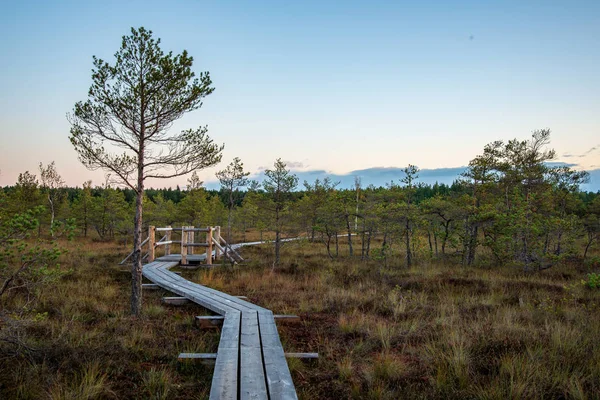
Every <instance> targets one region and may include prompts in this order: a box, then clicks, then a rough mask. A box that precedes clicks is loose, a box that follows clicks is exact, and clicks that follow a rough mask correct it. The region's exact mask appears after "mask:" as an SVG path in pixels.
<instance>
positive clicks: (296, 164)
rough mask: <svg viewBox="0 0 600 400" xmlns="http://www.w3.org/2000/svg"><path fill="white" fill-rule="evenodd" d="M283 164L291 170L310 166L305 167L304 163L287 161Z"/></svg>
mask: <svg viewBox="0 0 600 400" xmlns="http://www.w3.org/2000/svg"><path fill="white" fill-rule="evenodd" d="M283 162H284V163H285V165H286V166H287V167H288V168H289V169H300V168H305V167H308V165H304V163H303V162H302V161H286V160H283Z"/></svg>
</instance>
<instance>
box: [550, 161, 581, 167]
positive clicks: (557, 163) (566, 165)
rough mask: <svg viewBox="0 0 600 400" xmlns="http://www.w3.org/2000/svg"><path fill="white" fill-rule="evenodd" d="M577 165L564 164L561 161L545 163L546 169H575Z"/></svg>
mask: <svg viewBox="0 0 600 400" xmlns="http://www.w3.org/2000/svg"><path fill="white" fill-rule="evenodd" d="M577 165H578V164H573V163H566V162H562V161H552V162H547V163H546V166H547V167H550V168H552V167H576V166H577Z"/></svg>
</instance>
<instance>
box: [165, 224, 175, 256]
mask: <svg viewBox="0 0 600 400" xmlns="http://www.w3.org/2000/svg"><path fill="white" fill-rule="evenodd" d="M170 228H171V227H170V226H167V229H168V231H166V233H165V239H166V240H165V254H166V255H169V254H171V244H172V243H173V241H172V240H171V239H172V238H171V236H172V233H173V231H172V230H171V229H170Z"/></svg>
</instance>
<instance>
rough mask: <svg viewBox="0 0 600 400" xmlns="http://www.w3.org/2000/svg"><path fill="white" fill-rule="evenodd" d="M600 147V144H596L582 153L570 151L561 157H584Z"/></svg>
mask: <svg viewBox="0 0 600 400" xmlns="http://www.w3.org/2000/svg"><path fill="white" fill-rule="evenodd" d="M598 149H600V144H597V145H595V146H594V147H592V148H590V149H589V150H587V151H585V152H583V153H581V154H570V153H565V154H563V155H562V156H561V157H564V158H570V157H577V158H583V157H586V156H588V155H590V154H591V153H593V152H594V151H596V150H598Z"/></svg>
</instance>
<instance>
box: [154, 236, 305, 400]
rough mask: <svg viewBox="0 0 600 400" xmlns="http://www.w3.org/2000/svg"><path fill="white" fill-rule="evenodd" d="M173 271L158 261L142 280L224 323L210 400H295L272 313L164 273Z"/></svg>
mask: <svg viewBox="0 0 600 400" xmlns="http://www.w3.org/2000/svg"><path fill="white" fill-rule="evenodd" d="M246 245H247V244H246ZM234 246H235V245H234ZM236 247H239V246H236ZM178 265H179V261H178V260H174V259H173V255H171V256H167V257H164V258H158V259H157V260H156V261H153V262H151V263H149V264H146V265H144V268H143V275H144V277H146V278H147V279H148V280H150V281H152V282H153V283H154V284H156V285H158V286H160V287H162V288H163V289H166V290H168V291H170V292H173V293H175V294H178V295H179V296H182V297H185V298H187V299H189V300H190V301H193V302H194V303H197V304H199V305H201V306H202V307H205V308H207V309H209V310H211V311H213V312H215V313H217V314H219V315H221V316H223V317H224V320H223V327H222V329H221V338H220V341H219V347H218V350H217V359H216V363H215V369H214V374H213V379H212V385H211V390H210V399H271V400H275V399H286V400H287V399H297V398H298V396H297V394H296V389H295V387H294V383H293V381H292V377H291V374H290V370H289V368H288V365H287V361H286V359H285V353H284V351H283V347H282V345H281V340H280V339H279V333H278V332H277V326H276V325H275V319H274V317H273V313H272V311H271V310H268V309H266V308H263V307H260V306H257V305H255V304H252V303H250V302H248V301H245V300H242V299H240V298H238V297H235V296H231V295H229V294H226V293H223V292H220V291H218V290H214V289H211V288H209V287H206V286H203V285H200V284H198V283H194V282H190V281H188V280H187V279H185V278H182V277H181V276H179V275H177V274H175V273H174V272H171V271H170V269H171V268H173V267H175V266H178Z"/></svg>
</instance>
